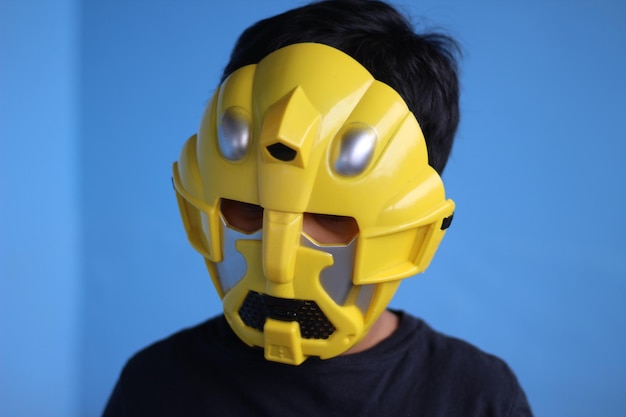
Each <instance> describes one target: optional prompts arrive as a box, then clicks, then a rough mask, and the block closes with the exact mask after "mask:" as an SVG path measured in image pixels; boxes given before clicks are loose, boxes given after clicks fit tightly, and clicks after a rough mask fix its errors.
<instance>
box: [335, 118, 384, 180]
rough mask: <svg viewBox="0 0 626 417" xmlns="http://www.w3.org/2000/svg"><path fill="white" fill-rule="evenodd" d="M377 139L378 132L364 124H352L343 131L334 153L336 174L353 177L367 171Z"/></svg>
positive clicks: (340, 133)
mask: <svg viewBox="0 0 626 417" xmlns="http://www.w3.org/2000/svg"><path fill="white" fill-rule="evenodd" d="M376 138H377V135H376V131H375V130H374V129H373V128H372V127H371V126H368V125H365V124H362V123H352V124H350V125H348V126H346V127H345V128H344V129H342V130H341V131H340V132H339V135H338V137H337V139H336V140H335V149H334V152H333V153H332V155H333V156H332V158H333V168H334V170H335V172H336V173H337V174H339V175H342V176H344V177H353V176H355V175H359V174H360V173H362V172H363V171H365V169H366V168H367V166H368V165H369V163H370V162H371V160H372V157H373V156H374V150H375V149H376Z"/></svg>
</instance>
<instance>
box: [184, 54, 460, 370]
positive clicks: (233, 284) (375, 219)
mask: <svg viewBox="0 0 626 417" xmlns="http://www.w3.org/2000/svg"><path fill="white" fill-rule="evenodd" d="M174 185H175V188H176V192H177V197H178V202H179V207H180V212H181V215H182V218H183V222H184V225H185V229H186V231H187V234H188V237H189V240H190V242H191V244H192V245H193V247H194V248H195V249H196V250H197V251H198V252H200V253H201V254H202V255H203V256H204V258H205V260H206V264H207V267H208V269H209V272H210V274H211V277H212V279H213V283H214V285H215V288H216V289H217V291H218V293H219V295H220V297H221V298H222V301H223V306H224V314H225V316H226V319H227V320H228V323H229V324H230V326H231V327H232V329H233V330H234V332H235V333H236V334H237V335H238V336H239V337H240V338H241V339H242V340H243V341H244V342H245V343H247V344H249V345H251V346H259V347H263V348H264V350H265V357H266V358H267V359H268V360H272V361H277V362H283V363H289V364H296V365H297V364H300V363H302V362H303V361H304V360H305V359H306V358H307V357H308V356H318V357H320V358H322V359H326V358H331V357H334V356H337V355H340V354H342V353H343V352H345V351H346V350H348V349H349V348H351V347H352V346H354V345H355V344H356V343H357V342H359V341H360V340H361V339H362V338H363V336H364V335H365V334H366V333H367V331H368V330H369V328H370V327H371V326H372V324H373V323H374V322H375V321H376V319H377V318H378V317H379V316H380V314H381V313H382V312H383V311H384V310H385V308H386V307H387V305H388V303H389V301H390V300H391V298H392V297H393V294H394V293H395V291H396V289H397V287H398V285H399V283H400V281H401V280H402V279H403V278H406V277H409V276H411V275H415V274H417V273H420V272H422V271H424V270H425V269H426V267H427V266H428V264H429V263H430V261H431V259H432V257H433V255H434V253H435V251H436V249H437V246H438V245H439V242H440V241H441V239H442V237H443V235H444V233H445V229H446V228H447V226H448V225H449V221H450V219H451V216H452V213H453V211H454V203H453V202H452V200H447V199H446V197H445V192H444V188H443V184H442V182H441V179H440V178H439V175H438V174H437V173H436V171H435V170H434V169H433V168H431V167H430V166H429V165H428V155H427V152H426V143H425V141H424V137H423V134H422V132H421V129H420V127H419V124H418V122H417V120H416V119H415V117H414V116H413V114H412V113H411V112H410V111H409V109H408V108H407V106H406V104H405V103H404V101H403V100H402V98H401V97H400V95H399V94H398V93H397V92H396V91H394V90H393V89H392V88H391V87H389V86H388V85H386V84H384V83H382V82H379V81H377V80H375V79H374V78H373V77H372V75H371V74H370V73H369V72H368V71H367V70H366V69H365V68H364V67H363V66H361V65H360V64H359V63H358V62H357V61H355V60H354V59H353V58H351V57H350V56H348V55H346V54H344V53H343V52H341V51H339V50H337V49H334V48H332V47H329V46H326V45H321V44H314V43H302V44H294V45H290V46H287V47H284V48H282V49H279V50H278V51H276V52H273V53H272V54H270V55H268V56H266V57H265V58H264V59H263V60H261V61H260V62H259V63H258V64H256V65H248V66H246V67H243V68H240V69H239V70H237V71H235V72H234V73H232V74H231V75H230V76H229V77H228V78H227V79H226V80H225V81H224V82H223V83H222V85H221V86H220V87H219V88H218V90H217V91H216V92H215V94H214V96H213V98H212V99H211V101H210V103H209V105H208V106H207V109H206V111H205V113H204V116H203V119H202V122H201V125H200V129H199V132H198V134H197V135H194V136H192V137H191V138H190V139H189V140H188V141H187V142H186V144H185V146H184V148H183V150H182V153H181V155H180V158H179V160H178V162H177V163H175V164H174ZM229 201H235V202H243V203H248V204H251V205H254V206H259V207H258V208H259V209H260V210H262V212H261V213H262V214H261V215H262V227H261V225H259V229H258V230H242V229H241V228H239V227H236V226H233V225H231V224H229V222H228V220H227V216H225V215H223V214H222V212H223V211H224V210H223V209H224V207H225V205H226V203H227V202H229ZM254 206H252V207H254ZM305 213H314V214H328V215H335V216H346V217H350V218H352V219H354V220H355V221H356V225H357V226H358V231H357V232H356V233H355V236H354V237H353V238H351V239H348V241H346V242H338V243H333V244H323V243H319V242H317V241H316V239H315V237H312V236H310V235H308V234H307V233H304V232H303V228H302V224H303V216H305V215H307V214H305Z"/></svg>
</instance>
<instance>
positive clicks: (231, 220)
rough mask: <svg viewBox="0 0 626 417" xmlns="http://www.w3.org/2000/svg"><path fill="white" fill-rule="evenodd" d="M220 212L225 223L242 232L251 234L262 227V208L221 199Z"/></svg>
mask: <svg viewBox="0 0 626 417" xmlns="http://www.w3.org/2000/svg"><path fill="white" fill-rule="evenodd" d="M220 210H221V211H222V215H223V216H224V219H226V222H227V223H228V224H229V225H230V226H232V227H234V228H236V229H238V230H240V231H242V232H244V233H253V232H256V231H257V230H260V229H261V228H262V227H263V207H261V206H258V205H256V204H250V203H244V202H241V201H236V200H228V199H226V198H222V200H221V201H220Z"/></svg>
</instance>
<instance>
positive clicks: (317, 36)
mask: <svg viewBox="0 0 626 417" xmlns="http://www.w3.org/2000/svg"><path fill="white" fill-rule="evenodd" d="M301 42H316V43H322V44H325V45H328V46H332V47H333V48H336V49H339V50H341V51H343V52H344V53H346V54H348V55H350V56H352V57H353V58H354V59H355V60H357V61H358V62H359V63H360V64H361V65H363V66H364V67H365V68H367V69H368V71H369V72H370V73H372V75H373V76H374V77H375V78H376V79H377V80H379V81H382V82H384V83H385V84H388V85H389V86H391V87H392V88H393V89H394V90H396V91H397V92H398V93H399V94H400V95H401V96H402V98H403V99H404V101H405V102H406V103H407V105H408V107H409V109H410V110H411V112H413V114H414V115H415V117H416V118H417V120H418V121H419V123H420V126H421V128H422V131H423V133H424V137H425V138H426V147H427V149H428V160H429V164H430V165H431V166H432V167H433V168H434V169H435V170H436V171H437V172H438V173H439V174H441V173H442V172H443V169H444V167H445V165H446V163H447V161H448V157H449V155H450V152H451V150H452V144H453V142H454V136H455V133H456V130H457V127H458V124H459V117H460V115H459V81H458V64H457V62H458V58H459V57H460V55H461V50H460V47H459V45H458V43H457V42H456V41H455V40H454V39H453V38H452V37H451V36H449V35H447V34H445V33H442V32H434V31H432V32H424V33H416V32H415V31H414V29H413V27H412V25H411V24H410V22H409V21H408V19H407V18H406V17H405V16H403V15H402V14H401V13H399V12H398V11H397V10H396V9H395V8H393V7H392V6H391V5H389V4H387V3H385V2H382V1H378V0H325V1H319V2H313V3H310V4H307V5H305V6H302V7H298V8H295V9H292V10H289V11H287V12H285V13H282V14H279V15H276V16H273V17H270V18H267V19H264V20H260V21H259V22H257V23H255V24H254V25H252V26H250V27H249V28H248V29H246V30H245V31H244V32H243V33H242V34H241V36H240V37H239V39H238V40H237V42H236V44H235V47H234V49H233V51H232V54H231V57H230V61H229V62H228V64H227V65H226V67H225V69H224V72H223V75H222V81H223V80H224V79H226V77H228V76H229V75H230V74H231V73H233V72H234V71H236V70H237V69H239V68H241V67H243V66H245V65H249V64H256V63H258V62H259V61H261V59H263V58H264V57H265V56H266V55H268V54H270V53H272V52H274V51H275V50H277V49H280V48H282V47H285V46H287V45H291V44H295V43H301Z"/></svg>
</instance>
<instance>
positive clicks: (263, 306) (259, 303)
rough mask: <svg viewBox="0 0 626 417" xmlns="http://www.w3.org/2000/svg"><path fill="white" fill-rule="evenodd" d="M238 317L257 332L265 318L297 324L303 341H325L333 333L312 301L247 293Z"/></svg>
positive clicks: (332, 329) (331, 326)
mask: <svg viewBox="0 0 626 417" xmlns="http://www.w3.org/2000/svg"><path fill="white" fill-rule="evenodd" d="M239 317H241V320H242V321H243V322H244V323H245V325H246V326H249V327H252V328H254V329H257V330H260V331H263V326H264V325H265V320H267V319H268V318H272V319H275V320H282V321H297V322H298V324H299V325H300V336H302V337H303V338H304V339H328V338H329V337H330V335H332V334H333V332H334V331H335V326H333V325H332V323H331V322H330V321H329V320H328V318H327V317H326V315H325V314H324V313H323V312H322V310H321V309H320V308H319V306H318V305H317V303H316V302H315V301H310V300H292V299H287V298H278V297H272V296H271V295H267V294H261V293H258V292H255V291H250V292H248V295H247V296H246V299H245V300H244V301H243V304H242V306H241V308H240V309H239Z"/></svg>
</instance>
